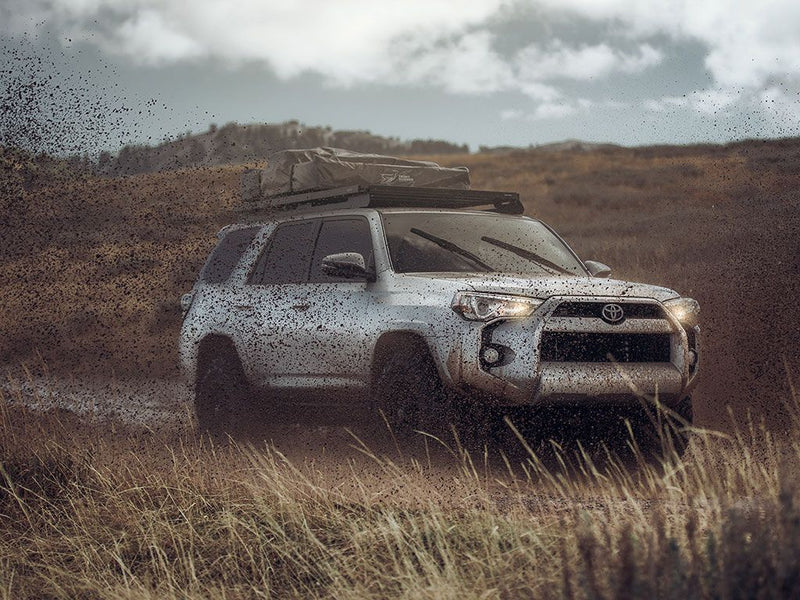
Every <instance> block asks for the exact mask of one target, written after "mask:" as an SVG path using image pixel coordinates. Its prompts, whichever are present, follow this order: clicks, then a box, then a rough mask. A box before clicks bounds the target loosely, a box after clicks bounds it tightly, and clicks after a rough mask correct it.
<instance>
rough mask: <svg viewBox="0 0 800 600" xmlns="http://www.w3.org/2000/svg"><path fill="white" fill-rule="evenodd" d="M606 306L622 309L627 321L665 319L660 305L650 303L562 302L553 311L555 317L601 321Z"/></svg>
mask: <svg viewBox="0 0 800 600" xmlns="http://www.w3.org/2000/svg"><path fill="white" fill-rule="evenodd" d="M606 304H618V305H619V306H621V307H622V310H623V311H624V313H625V318H626V319H663V318H664V313H663V311H662V310H661V307H660V306H659V305H658V304H652V303H649V302H562V303H561V304H559V305H558V306H557V307H556V309H555V310H554V311H553V316H554V317H583V318H597V319H600V318H602V317H601V313H602V311H603V307H604V306H605V305H606Z"/></svg>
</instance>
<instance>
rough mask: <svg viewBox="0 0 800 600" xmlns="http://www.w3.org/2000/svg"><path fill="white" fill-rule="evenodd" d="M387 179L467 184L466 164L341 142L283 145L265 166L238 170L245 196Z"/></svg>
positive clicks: (458, 187) (403, 183)
mask: <svg viewBox="0 0 800 600" xmlns="http://www.w3.org/2000/svg"><path fill="white" fill-rule="evenodd" d="M354 185H355V186H365V187H366V186H370V185H389V186H401V187H427V188H431V187H435V188H449V189H455V190H468V189H469V171H468V170H467V168H466V167H458V168H448V167H440V166H439V165H438V164H436V163H435V162H431V161H423V160H407V159H402V158H396V157H393V156H383V155H380V154H362V153H360V152H351V151H349V150H342V149H340V148H327V147H326V148H312V149H307V150H283V151H281V152H276V153H275V154H273V155H272V156H270V157H269V159H268V164H267V168H266V169H263V170H261V171H249V172H247V173H245V174H244V175H243V176H242V196H243V200H245V201H251V202H252V201H258V200H264V199H267V198H273V197H276V196H282V195H286V194H293V193H300V192H309V191H314V190H325V189H334V188H340V187H344V186H354Z"/></svg>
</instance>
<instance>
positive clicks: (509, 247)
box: [383, 212, 586, 276]
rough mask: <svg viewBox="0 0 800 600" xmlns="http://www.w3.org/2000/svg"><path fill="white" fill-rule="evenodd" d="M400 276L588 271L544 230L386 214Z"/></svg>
mask: <svg viewBox="0 0 800 600" xmlns="http://www.w3.org/2000/svg"><path fill="white" fill-rule="evenodd" d="M383 223H384V229H385V231H386V240H387V242H388V243H389V253H390V255H391V259H392V266H393V267H394V270H395V272H397V273H442V272H458V273H492V272H498V273H510V274H515V275H516V274H519V275H526V276H527V275H580V276H585V275H586V270H585V269H584V268H583V265H582V264H581V262H580V261H579V260H578V259H577V258H576V257H575V255H574V254H573V253H572V251H571V250H570V249H569V248H568V247H567V245H566V244H564V242H562V241H561V240H560V239H559V238H558V236H556V235H555V234H554V233H553V232H552V231H550V230H549V229H548V228H547V227H546V226H545V225H544V224H542V223H541V222H539V221H535V220H532V219H521V218H511V217H505V216H501V215H495V214H491V213H487V214H485V215H475V214H457V213H422V212H419V213H415V212H402V213H383Z"/></svg>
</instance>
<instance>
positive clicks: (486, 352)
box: [481, 346, 503, 367]
mask: <svg viewBox="0 0 800 600" xmlns="http://www.w3.org/2000/svg"><path fill="white" fill-rule="evenodd" d="M502 359H503V355H502V353H501V352H500V350H498V349H497V348H495V347H494V346H484V347H483V349H482V350H481V360H482V361H483V362H484V363H485V364H486V365H488V366H490V367H493V366H494V365H496V364H497V363H499V362H500V361H501V360H502Z"/></svg>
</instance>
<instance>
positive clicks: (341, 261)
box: [320, 252, 375, 281]
mask: <svg viewBox="0 0 800 600" xmlns="http://www.w3.org/2000/svg"><path fill="white" fill-rule="evenodd" d="M320 269H321V270H322V272H323V273H325V275H329V276H330V277H344V278H346V279H366V280H367V281H374V280H375V274H374V273H372V272H370V271H368V270H367V266H366V263H365V262H364V257H363V256H361V254H359V253H358V252H341V253H339V254H329V255H328V256H326V257H325V258H323V259H322V265H321V267H320Z"/></svg>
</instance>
